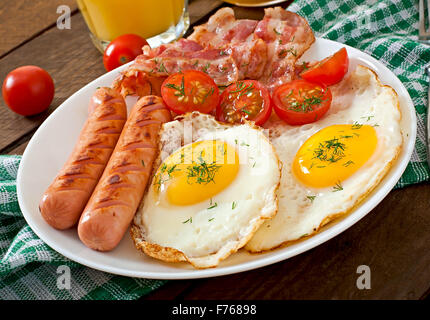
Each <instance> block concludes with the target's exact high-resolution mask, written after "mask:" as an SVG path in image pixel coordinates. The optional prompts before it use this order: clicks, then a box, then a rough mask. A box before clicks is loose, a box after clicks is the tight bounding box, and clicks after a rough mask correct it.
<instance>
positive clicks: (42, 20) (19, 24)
mask: <svg viewBox="0 0 430 320" xmlns="http://www.w3.org/2000/svg"><path fill="white" fill-rule="evenodd" d="M59 5H67V6H69V7H70V9H71V10H72V11H73V10H76V9H77V5H76V1H75V0H49V1H43V0H2V1H0V39H2V41H0V57H1V56H3V55H4V54H5V53H7V52H9V51H11V50H13V48H15V47H17V46H19V45H20V44H21V43H23V42H24V41H26V40H28V39H29V38H32V37H33V36H35V35H36V34H38V33H40V32H42V31H43V30H45V29H46V28H48V27H50V26H52V25H53V24H55V23H56V21H57V18H58V16H59V14H57V7H58V6H59ZM36 13H37V14H36Z"/></svg>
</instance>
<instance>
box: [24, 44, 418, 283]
mask: <svg viewBox="0 0 430 320" xmlns="http://www.w3.org/2000/svg"><path fill="white" fill-rule="evenodd" d="M342 47H346V48H347V51H348V55H349V58H350V70H351V69H353V68H354V67H355V66H357V65H364V66H367V67H369V68H370V69H372V70H373V71H375V72H376V74H377V75H378V76H379V79H380V80H381V82H382V83H383V84H385V85H389V86H391V87H392V88H394V90H395V91H396V92H397V94H398V96H399V102H400V109H401V112H402V119H401V129H402V134H403V149H402V151H401V153H400V155H399V157H398V159H397V160H396V161H395V163H394V164H393V166H392V168H391V170H390V171H389V172H388V174H387V175H386V176H385V177H384V179H383V180H382V181H381V183H380V184H379V185H378V186H377V187H376V188H375V189H374V190H373V191H372V192H371V193H370V194H369V195H368V196H367V197H366V198H365V199H364V200H363V201H362V202H361V203H360V204H359V205H358V206H356V207H355V208H354V209H353V210H352V211H351V212H350V213H349V214H348V215H346V216H344V217H342V218H340V219H337V220H335V221H333V222H331V223H329V224H328V225H326V226H325V227H323V228H322V229H321V231H320V232H318V233H317V234H316V235H314V236H312V237H309V238H304V239H303V240H301V241H297V242H295V243H294V244H292V245H289V246H285V247H280V248H278V249H274V250H271V251H268V252H265V253H259V254H251V253H248V252H246V251H245V250H240V251H239V252H237V253H235V254H234V255H232V256H230V257H229V258H228V259H226V260H224V261H222V262H221V263H220V264H219V265H218V267H216V268H210V269H201V270H196V269H194V268H193V267H192V266H191V265H189V264H187V263H165V262H161V261H158V260H155V259H152V258H150V257H148V256H145V255H144V254H143V253H141V252H139V251H138V250H136V248H135V247H134V244H133V241H132V239H131V237H130V236H129V234H126V236H125V237H124V238H123V239H122V241H121V242H120V244H119V245H118V246H117V247H116V248H115V249H114V250H112V251H110V252H98V251H94V250H91V249H89V248H87V247H86V246H85V245H84V244H83V243H82V242H81V241H80V240H79V238H78V235H77V231H76V230H75V229H71V230H66V231H59V230H55V229H53V228H52V227H51V226H49V225H48V224H47V223H46V222H45V221H44V220H43V218H42V216H41V215H40V213H39V210H38V204H39V200H40V198H41V196H42V194H43V193H44V191H45V190H46V188H47V186H48V185H49V184H50V183H51V182H52V180H53V178H54V177H55V176H56V174H57V172H58V171H59V170H60V168H61V167H62V166H63V164H64V162H65V161H66V159H67V158H68V156H69V154H70V153H71V151H72V149H73V146H74V145H75V142H76V140H77V138H78V136H79V133H80V131H81V128H82V126H83V124H84V122H85V120H86V118H87V115H88V101H89V99H90V97H91V96H92V95H93V93H94V91H95V90H96V88H97V87H100V86H110V84H111V83H112V82H113V80H114V79H115V78H116V77H117V75H118V73H119V72H120V71H121V70H123V69H124V68H126V67H127V65H125V66H122V67H120V68H118V69H116V70H113V71H111V72H109V73H106V74H105V75H103V76H101V77H99V78H97V79H96V80H94V81H92V82H91V83H89V84H88V85H86V86H85V87H83V88H82V89H80V90H79V91H77V92H76V93H75V94H73V95H72V96H70V97H69V98H68V99H67V100H66V101H64V102H63V103H62V104H61V105H60V106H59V107H58V108H57V109H56V110H55V111H54V112H53V113H52V114H51V115H50V116H49V117H48V118H47V119H46V121H45V122H44V123H43V124H42V125H41V126H40V128H39V129H38V130H37V132H36V133H35V134H34V135H33V137H32V139H31V140H30V142H29V144H28V146H27V148H26V150H25V152H24V155H23V157H22V160H21V165H20V167H19V170H18V177H17V192H18V201H19V205H20V208H21V210H22V212H23V215H24V218H25V219H26V221H27V223H28V224H29V226H30V227H31V228H32V230H33V231H34V232H35V233H36V234H37V235H38V236H39V237H40V238H41V239H42V240H43V241H44V242H45V243H46V244H47V245H49V246H50V247H51V248H53V249H54V250H56V251H57V252H59V253H60V254H62V255H64V256H65V257H67V258H69V259H71V260H73V261H76V262H78V263H80V264H83V265H86V266H88V267H91V268H94V269H98V270H101V271H105V272H109V273H113V274H118V275H124V276H130V277H139V278H152V279H191V278H204V277H214V276H221V275H227V274H233V273H237V272H243V271H247V270H252V269H256V268H260V267H263V266H267V265H270V264H273V263H276V262H279V261H282V260H285V259H288V258H291V257H293V256H295V255H298V254H300V253H302V252H305V251H307V250H309V249H311V248H313V247H315V246H317V245H320V244H322V243H324V242H326V241H327V240H329V239H331V238H333V237H335V236H336V235H338V234H340V233H341V232H343V231H345V230H346V229H348V228H349V227H351V226H352V225H354V224H355V223H356V222H357V221H359V220H360V219H361V218H363V217H364V216H365V215H366V214H368V213H369V212H370V211H371V210H372V209H373V208H374V207H375V206H376V205H378V203H380V202H381V201H382V200H383V199H384V197H385V196H386V195H387V194H388V193H389V192H390V191H391V190H392V188H393V187H394V185H395V184H396V182H397V181H398V180H399V178H400V177H401V175H402V173H403V172H404V170H405V169H406V166H407V164H408V162H409V159H410V157H411V155H412V151H413V148H414V144H415V139H416V115H415V109H414V106H413V103H412V100H411V98H410V96H409V94H408V92H407V90H406V88H405V87H404V86H403V84H402V83H401V82H400V80H399V79H398V78H397V77H396V76H395V75H394V74H393V73H392V72H391V71H390V70H389V69H388V68H387V67H385V66H384V65H383V64H381V63H380V62H379V61H377V60H376V59H374V58H372V57H370V56H369V55H367V54H366V53H363V52H361V51H359V50H357V49H355V48H352V47H349V46H346V45H344V44H341V43H337V42H334V41H331V40H326V39H320V38H318V39H316V41H315V43H314V44H313V45H312V47H311V48H310V49H309V50H307V51H306V53H305V54H304V55H303V56H302V58H301V60H303V61H311V60H320V59H323V58H325V57H327V56H329V55H331V54H333V53H334V52H336V51H338V50H339V49H341V48H342ZM131 103H132V101H127V104H128V105H131Z"/></svg>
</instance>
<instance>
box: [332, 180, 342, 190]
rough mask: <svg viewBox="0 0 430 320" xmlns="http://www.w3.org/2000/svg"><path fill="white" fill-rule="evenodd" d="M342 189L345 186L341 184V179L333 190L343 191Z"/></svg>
mask: <svg viewBox="0 0 430 320" xmlns="http://www.w3.org/2000/svg"><path fill="white" fill-rule="evenodd" d="M342 190H343V187H342V185H341V184H340V181H339V182H337V183H336V184H335V186H334V187H333V192H338V191H342Z"/></svg>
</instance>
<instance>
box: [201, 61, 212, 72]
mask: <svg viewBox="0 0 430 320" xmlns="http://www.w3.org/2000/svg"><path fill="white" fill-rule="evenodd" d="M209 67H210V63H209V62H208V63H207V64H206V65H205V66H204V67H203V69H202V71H203V72H204V73H208V69H209Z"/></svg>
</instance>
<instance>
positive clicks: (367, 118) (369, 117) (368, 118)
mask: <svg viewBox="0 0 430 320" xmlns="http://www.w3.org/2000/svg"><path fill="white" fill-rule="evenodd" d="M373 117H374V116H368V117H366V116H365V117H361V119H366V121H369V120H370V119H372V118H373Z"/></svg>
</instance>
